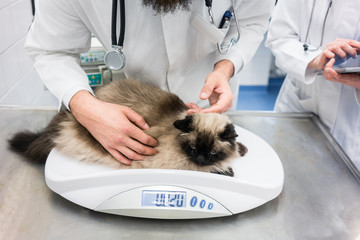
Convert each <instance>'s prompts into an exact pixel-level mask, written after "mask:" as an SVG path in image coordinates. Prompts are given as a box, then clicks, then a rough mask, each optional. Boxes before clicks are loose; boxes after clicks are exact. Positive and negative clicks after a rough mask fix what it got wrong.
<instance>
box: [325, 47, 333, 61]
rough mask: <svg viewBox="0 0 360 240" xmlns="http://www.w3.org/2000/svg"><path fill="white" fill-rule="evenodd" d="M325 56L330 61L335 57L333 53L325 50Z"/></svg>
mask: <svg viewBox="0 0 360 240" xmlns="http://www.w3.org/2000/svg"><path fill="white" fill-rule="evenodd" d="M323 54H324V56H325V57H327V58H328V59H331V58H334V57H335V53H333V52H332V51H330V50H328V49H325V50H324V51H323Z"/></svg>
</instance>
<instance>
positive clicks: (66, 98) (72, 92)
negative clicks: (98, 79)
mask: <svg viewBox="0 0 360 240" xmlns="http://www.w3.org/2000/svg"><path fill="white" fill-rule="evenodd" d="M81 90H86V91H88V92H90V93H91V94H92V95H94V96H95V94H94V91H93V90H92V89H91V87H90V86H84V85H76V86H72V87H71V88H70V89H68V91H66V93H65V94H64V96H63V97H62V99H60V100H61V101H60V106H59V107H61V103H63V104H64V106H65V107H66V108H67V109H68V110H69V111H70V107H69V103H70V100H71V98H72V97H73V96H74V95H75V94H76V93H77V92H79V91H81Z"/></svg>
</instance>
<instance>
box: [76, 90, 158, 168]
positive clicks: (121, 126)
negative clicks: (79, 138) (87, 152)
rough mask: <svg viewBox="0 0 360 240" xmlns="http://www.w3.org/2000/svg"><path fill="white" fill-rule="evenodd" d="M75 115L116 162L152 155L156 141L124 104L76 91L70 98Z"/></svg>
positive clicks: (139, 118)
mask: <svg viewBox="0 0 360 240" xmlns="http://www.w3.org/2000/svg"><path fill="white" fill-rule="evenodd" d="M70 108H71V111H72V113H73V115H74V116H75V118H76V119H77V120H78V121H79V122H80V123H81V124H82V125H83V126H84V127H85V128H86V129H87V130H88V131H89V132H90V133H91V135H93V137H94V138H95V139H96V140H97V141H98V142H100V143H101V145H102V146H103V147H104V148H105V149H106V150H107V151H108V152H109V153H110V154H111V155H112V156H113V157H114V158H115V159H117V160H118V161H120V162H121V163H123V164H131V161H132V160H143V159H144V158H145V156H147V155H155V154H156V153H157V151H156V150H155V149H154V148H153V147H155V146H156V145H157V141H156V140H155V139H154V138H152V137H151V136H149V135H147V134H146V133H145V132H144V131H143V130H145V129H148V128H149V126H148V125H147V124H146V123H145V120H144V118H143V117H142V116H140V115H139V114H137V113H136V112H134V111H133V110H131V109H130V108H128V107H125V106H121V105H117V104H112V103H107V102H102V101H100V100H98V99H96V98H94V97H93V96H92V95H91V94H90V93H89V92H87V91H79V92H78V93H76V94H75V95H74V96H73V98H72V99H71V101H70Z"/></svg>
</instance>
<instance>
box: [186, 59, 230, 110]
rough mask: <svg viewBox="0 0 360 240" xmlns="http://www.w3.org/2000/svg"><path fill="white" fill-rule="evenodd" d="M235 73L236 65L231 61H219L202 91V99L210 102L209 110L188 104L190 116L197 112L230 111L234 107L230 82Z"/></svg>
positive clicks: (207, 78)
mask: <svg viewBox="0 0 360 240" xmlns="http://www.w3.org/2000/svg"><path fill="white" fill-rule="evenodd" d="M233 73H234V65H233V63H232V62H231V61H229V60H221V61H219V62H218V63H217V64H216V65H215V67H214V70H213V71H212V72H211V73H210V74H209V75H208V76H207V77H206V80H205V85H204V87H203V88H202V90H201V93H200V98H201V99H202V100H206V99H208V100H209V103H210V107H209V108H200V107H199V106H197V105H196V104H195V103H188V104H187V107H188V108H189V110H188V114H193V113H197V112H203V113H208V112H217V113H223V112H226V111H228V110H229V109H230V108H231V106H232V101H233V98H234V96H233V93H232V91H231V88H230V84H229V80H230V78H231V76H232V75H233Z"/></svg>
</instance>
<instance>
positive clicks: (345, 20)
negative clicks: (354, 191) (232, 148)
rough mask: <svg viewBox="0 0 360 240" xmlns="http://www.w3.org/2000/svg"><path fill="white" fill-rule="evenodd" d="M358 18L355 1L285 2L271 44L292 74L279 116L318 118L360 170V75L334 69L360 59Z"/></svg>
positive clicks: (359, 7)
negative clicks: (306, 114)
mask: <svg viewBox="0 0 360 240" xmlns="http://www.w3.org/2000/svg"><path fill="white" fill-rule="evenodd" d="M359 12H360V4H359V1H353V0H341V1H340V0H330V1H329V0H321V1H315V0H285V1H284V0H281V1H279V2H278V4H277V7H276V10H275V11H274V13H273V17H272V20H271V24H270V29H269V33H268V37H267V42H266V44H267V46H268V47H269V48H270V49H271V50H272V52H273V54H274V55H275V57H276V64H277V65H278V66H279V67H280V68H281V69H282V70H284V71H285V72H286V73H287V76H286V79H285V82H284V84H283V86H282V88H281V90H280V93H279V96H278V98H277V101H276V104H275V110H276V111H279V112H313V113H315V114H317V115H318V116H319V117H320V119H321V120H322V121H323V122H324V123H325V125H326V126H327V127H328V128H329V130H330V132H331V134H332V135H333V136H334V137H335V139H336V140H337V141H338V143H339V144H340V145H341V146H342V148H343V149H344V150H345V152H346V153H347V154H348V156H349V157H350V158H351V159H352V160H353V162H354V163H355V165H356V166H357V168H359V169H360V75H358V74H339V73H337V72H336V71H334V69H333V65H334V62H335V59H334V58H335V57H336V55H337V56H338V57H341V58H344V57H346V56H353V57H355V56H356V55H357V54H359V53H360V43H359V41H358V40H359V39H360V15H359ZM322 70H323V73H322V72H321V71H322Z"/></svg>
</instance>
